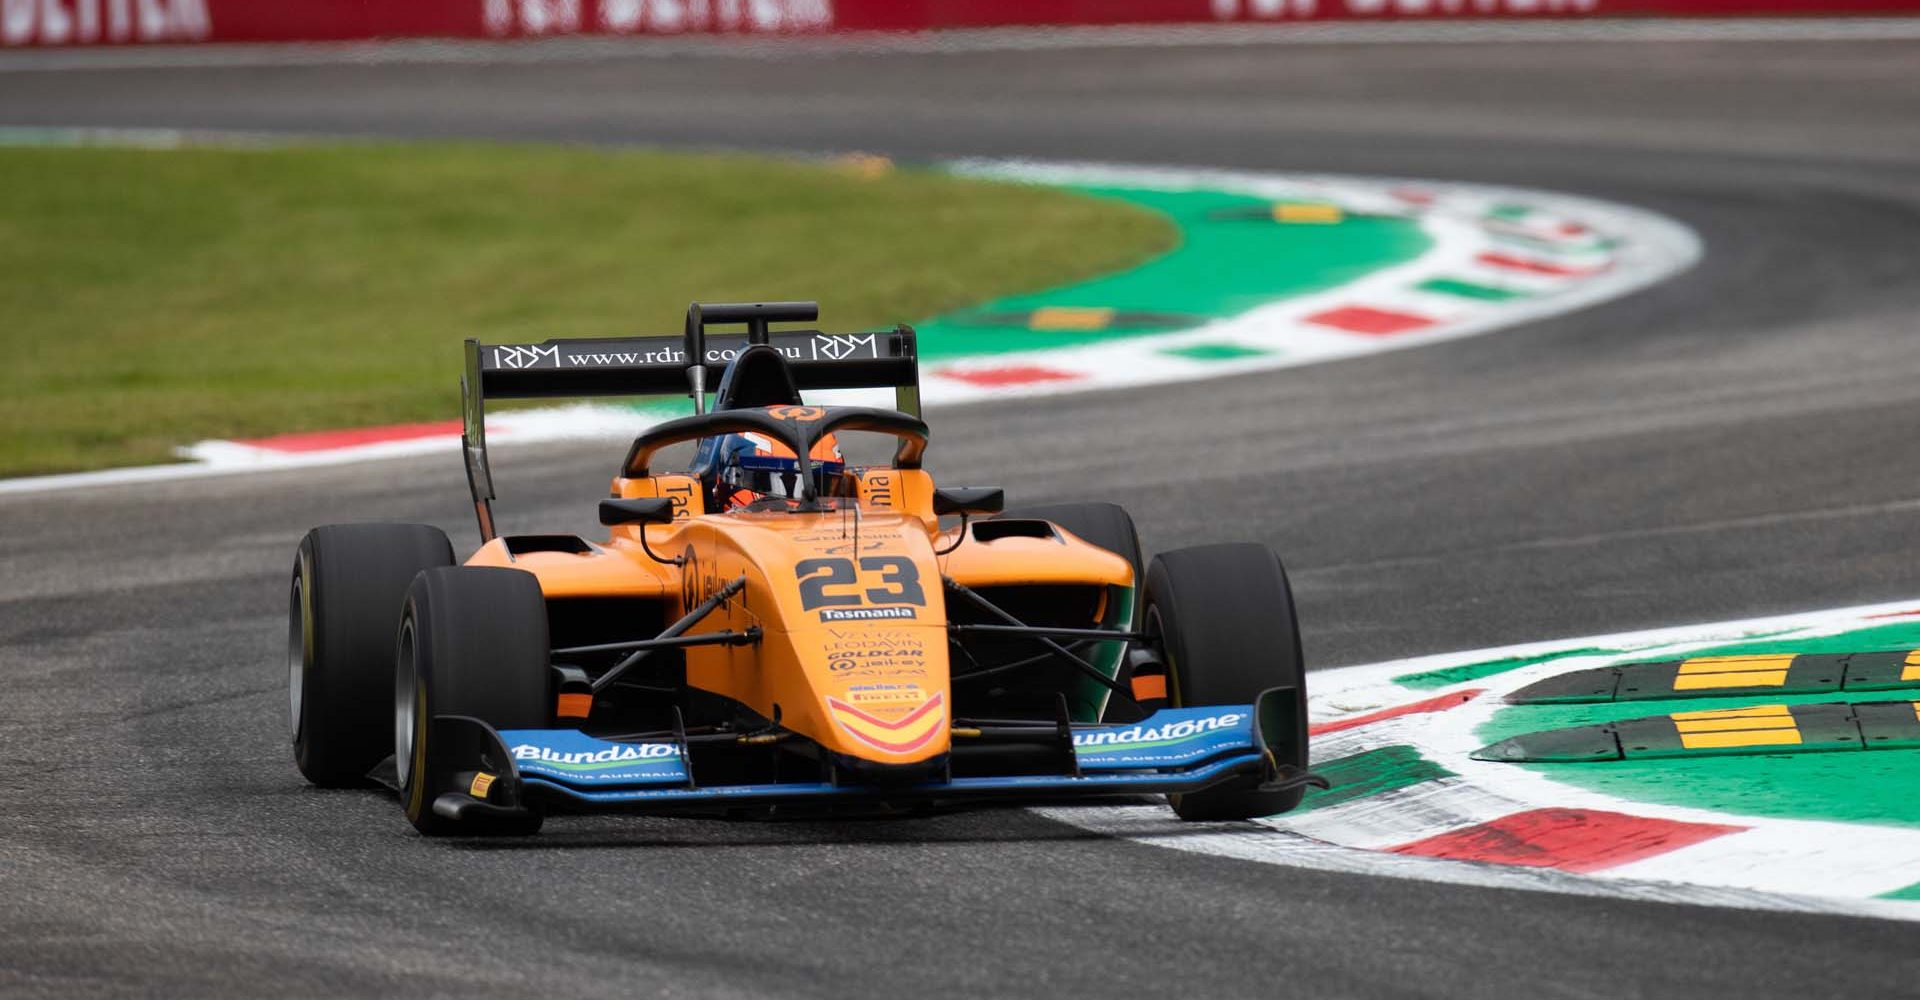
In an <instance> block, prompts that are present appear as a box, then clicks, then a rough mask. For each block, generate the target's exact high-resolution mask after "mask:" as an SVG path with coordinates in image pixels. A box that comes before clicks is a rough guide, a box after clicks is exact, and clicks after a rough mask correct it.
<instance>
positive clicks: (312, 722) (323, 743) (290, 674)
mask: <svg viewBox="0 0 1920 1000" xmlns="http://www.w3.org/2000/svg"><path fill="white" fill-rule="evenodd" d="M451 565H453V545H452V543H450V542H448V541H447V535H446V532H443V531H441V530H440V529H439V528H435V527H432V526H430V525H425V524H336V525H328V526H326V527H322V528H315V529H313V530H312V531H309V532H307V537H306V538H305V539H303V540H301V542H300V552H299V555H298V556H297V557H296V558H295V560H294V565H293V582H292V584H291V585H290V591H289V595H288V615H287V701H288V709H289V712H288V720H289V726H290V728H291V729H292V731H293V760H294V763H295V764H296V765H297V766H298V767H299V768H300V773H301V774H303V775H306V778H307V780H308V781H310V782H312V783H313V784H315V785H319V786H320V787H322V788H340V787H348V786H353V785H360V784H365V783H366V780H367V779H366V775H367V772H368V771H369V770H370V769H372V768H373V766H374V765H375V764H378V763H379V762H380V761H381V760H382V759H383V758H385V757H386V756H387V754H389V753H392V752H393V739H392V735H391V731H390V728H389V726H390V723H389V721H388V715H387V702H388V698H389V695H390V692H391V690H392V684H393V634H394V630H395V629H396V628H398V627H399V625H400V609H401V605H402V604H403V603H404V602H405V600H406V596H407V584H409V583H411V582H412V581H413V578H414V577H415V576H416V575H418V574H419V573H420V571H421V570H423V569H431V568H433V567H436V566H451Z"/></svg>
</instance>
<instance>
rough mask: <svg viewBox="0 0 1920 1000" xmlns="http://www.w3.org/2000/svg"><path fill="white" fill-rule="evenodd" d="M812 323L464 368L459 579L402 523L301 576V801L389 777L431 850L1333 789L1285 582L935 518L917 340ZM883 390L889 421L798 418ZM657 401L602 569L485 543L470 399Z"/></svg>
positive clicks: (1269, 558)
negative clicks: (852, 449)
mask: <svg viewBox="0 0 1920 1000" xmlns="http://www.w3.org/2000/svg"><path fill="white" fill-rule="evenodd" d="M817 312H818V310H817V307H816V306H815V305H814V304H812V303H760V304H751V305H700V304H695V305H694V306H693V307H692V308H691V309H690V310H689V311H688V314H687V320H686V329H685V333H684V337H683V338H682V339H680V340H679V341H678V342H676V340H675V339H673V338H650V337H641V338H626V339H594V340H550V341H547V342H545V343H541V344H505V345H482V344H480V343H478V342H477V341H472V340H469V341H467V343H466V372H465V377H464V379H463V383H462V390H463V397H464V416H465V432H464V437H463V445H464V450H465V460H466V467H467V478H468V482H469V485H470V487H471V491H472V494H473V504H474V510H475V513H476V516H477V517H478V520H479V526H480V535H481V537H482V539H483V544H482V545H481V546H480V548H479V550H478V551H477V552H475V553H474V554H473V555H472V556H471V557H469V558H468V559H467V560H466V561H465V562H464V563H462V564H458V565H456V564H455V560H454V555H453V548H452V545H451V544H450V543H449V541H448V538H447V535H446V534H445V533H444V532H442V531H441V530H440V529H438V528H435V527H432V526H428V525H414V524H343V525H332V526H327V527H320V528H315V529H313V530H312V531H311V532H309V533H308V534H307V536H306V538H305V540H303V541H302V542H301V544H300V549H299V555H298V558H297V560H296V562H295V565H294V570H293V578H292V588H291V602H290V604H291V614H290V622H289V627H288V680H289V694H290V700H291V708H292V729H293V746H294V758H295V761H296V762H297V764H298V766H299V768H300V770H301V772H302V773H303V774H304V775H305V776H306V777H307V779H308V780H309V781H311V782H312V783H314V784H316V785H321V786H327V787H335V786H350V785H360V784H366V783H368V782H369V779H370V776H373V775H378V774H384V775H385V776H386V779H385V780H386V781H387V783H388V784H390V785H392V786H393V787H395V788H396V789H397V790H398V791H399V794H400V798H401V801H402V803H403V804H404V806H405V809H406V814H407V818H408V819H409V820H410V821H411V822H412V823H413V825H414V826H415V827H417V828H418V829H419V830H420V831H421V832H422V833H425V834H430V835H468V834H481V835H494V834H528V833H533V832H535V831H537V830H538V829H539V828H540V825H541V822H542V820H543V818H544V817H545V816H546V815H547V814H548V813H551V812H566V811H584V810H625V811H639V812H672V813H714V812H718V813H721V814H727V815H765V814H767V813H769V812H775V811H778V812H781V813H792V812H806V811H813V810H816V809H831V810H841V809H863V810H882V811H884V810H891V809H898V808H903V807H904V808H924V807H933V806H939V805H943V804H946V803H957V802H962V801H966V800H980V799H988V800H1009V799H1023V798H1025V799H1031V798H1046V799H1058V798H1061V797H1071V796H1082V795H1110V794H1116V793H1119V794H1127V793H1164V794H1166V795H1167V797H1168V799H1169V800H1170V802H1171V804H1172V806H1173V808H1174V810H1175V811H1176V812H1177V813H1178V814H1179V815H1180V816H1181V817H1182V818H1185V819H1191V820H1224V819H1244V818H1248V817H1254V816H1263V815H1270V814H1274V813H1279V812H1284V811H1286V810H1288V809H1291V808H1293V807H1294V806H1295V805H1296V804H1297V803H1298V802H1299V801H1300V799H1301V796H1302V795H1303V794H1304V791H1305V789H1306V787H1307V786H1309V785H1315V784H1318V785H1320V786H1322V787H1324V782H1322V781H1321V780H1320V779H1319V778H1318V777H1317V776H1315V775H1313V774H1311V773H1309V772H1308V771H1307V770H1306V765H1307V718H1306V690H1305V680H1304V674H1303V670H1302V664H1301V657H1300V644H1299V638H1298V636H1297V634H1296V629H1295V619H1294V610H1293V599H1292V595H1291V592H1290V591H1289V589H1288V585H1287V577H1286V573H1285V571H1284V570H1283V569H1282V568H1281V564H1280V560H1279V559H1278V558H1277V557H1276V556H1275V555H1274V554H1273V552H1272V551H1271V550H1269V549H1267V548H1266V547H1265V546H1261V545H1210V546H1203V547H1199V548H1189V549H1181V550H1177V551H1173V552H1165V553H1161V554H1160V555H1158V556H1156V557H1155V558H1154V559H1153V562H1152V564H1151V565H1150V566H1143V565H1142V559H1141V555H1140V545H1139V540H1138V537H1137V536H1136V534H1135V532H1134V527H1133V522H1132V520H1131V519H1130V518H1129V517H1128V516H1127V514H1126V512H1125V511H1123V510H1122V509H1121V508H1119V507H1117V506H1114V505H1112V504H1104V503H1087V504H1067V505H1058V506H1048V507H1034V508H1030V509H1026V510H1003V506H1004V502H1003V494H1002V491H1001V490H999V489H980V488H972V489H958V488H952V489H942V488H939V487H936V486H935V485H934V483H933V481H932V479H931V477H930V476H929V475H928V474H927V472H926V471H924V470H923V469H922V468H921V457H922V455H923V453H924V452H925V450H926V447H927V437H928V430H927V426H926V424H925V423H924V422H922V420H921V419H920V416H919V374H918V363H917V357H916V354H915V341H914V333H913V330H912V329H911V328H909V327H905V326H901V327H897V328H895V329H893V330H888V331H876V332H870V333H857V334H827V333H821V332H819V331H815V330H809V329H798V330H792V329H789V330H774V329H772V328H771V326H772V324H775V323H795V322H802V323H804V322H809V321H812V320H814V319H815V318H816V316H817ZM713 325H722V326H734V327H738V326H744V327H745V332H744V334H741V333H734V334H730V335H721V334H716V335H714V336H713V337H711V338H709V337H708V336H707V328H708V327H709V326H713ZM688 359H701V360H700V361H698V362H694V363H689V361H688ZM716 377H717V379H718V382H717V391H716V392H715V393H714V399H713V402H712V406H711V407H710V408H709V407H708V406H707V397H708V392H707V386H708V385H709V384H710V380H711V379H713V378H716ZM878 387H891V388H893V389H894V395H895V400H896V407H897V408H895V409H878V408H868V407H856V406H825V405H808V404H807V403H806V402H805V401H804V400H803V399H802V398H801V391H802V390H812V389H849V388H878ZM679 391H684V392H687V393H688V395H690V396H691V398H692V400H693V414H692V415H691V416H687V417H683V418H680V419H675V420H670V421H667V422H665V423H662V424H659V425H657V426H655V427H653V428H651V429H650V430H647V431H646V432H645V433H643V434H641V435H640V436H639V438H638V439H637V440H635V441H634V442H633V445H632V447H631V448H630V449H629V450H628V452H627V456H626V460H625V462H624V463H623V464H622V465H621V468H620V470H619V472H618V474H617V475H616V476H615V477H614V479H613V487H612V496H611V498H609V499H605V500H602V501H600V505H599V516H600V522H601V523H602V524H604V525H606V526H607V527H608V528H609V529H610V531H609V537H608V538H607V539H606V540H604V541H589V540H586V539H583V538H579V537H576V536H574V535H566V534H552V535H507V536H500V535H498V534H497V533H496V532H495V530H494V519H493V498H494V491H493V477H492V471H491V469H490V466H489V464H488V457H487V444H486V425H485V409H486V400H487V398H489V397H493V398H501V397H509V398H512V397H519V398H526V397H577V396H589V395H659V394H665V393H673V392H679ZM856 431H858V432H867V433H868V434H873V435H883V436H885V438H886V439H887V440H889V441H891V442H893V447H892V452H893V456H892V461H890V462H886V463H883V464H878V465H870V466H855V465H853V464H851V463H849V462H847V461H845V460H844V458H843V457H842V456H841V454H840V451H839V447H838V443H837V435H840V434H847V433H851V432H856ZM674 445H682V446H689V445H690V446H692V447H693V448H695V449H696V450H695V457H694V459H693V460H692V461H691V463H690V464H689V465H688V468H687V469H686V470H685V471H681V472H663V471H658V470H656V469H655V464H656V462H655V460H656V457H657V456H659V455H660V454H661V453H662V451H663V449H667V448H669V447H671V446H674ZM389 757H391V758H392V764H391V768H390V769H389V768H387V767H386V764H385V762H386V760H387V759H388V758H389Z"/></svg>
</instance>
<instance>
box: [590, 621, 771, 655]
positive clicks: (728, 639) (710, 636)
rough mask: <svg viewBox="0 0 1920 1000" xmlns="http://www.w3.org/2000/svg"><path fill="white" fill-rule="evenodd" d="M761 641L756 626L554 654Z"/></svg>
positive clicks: (724, 644)
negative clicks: (744, 629) (743, 630)
mask: <svg viewBox="0 0 1920 1000" xmlns="http://www.w3.org/2000/svg"><path fill="white" fill-rule="evenodd" d="M759 641H760V629H759V627H758V626H756V627H754V628H750V629H748V630H746V631H745V632H732V631H728V632H707V633H705V634H702V635H677V636H671V637H668V636H658V637H655V638H652V639H635V640H633V641H632V642H606V643H601V644H600V645H598V646H567V647H565V648H562V649H556V650H554V651H553V655H555V656H578V655H581V654H583V653H616V652H622V651H625V650H632V649H677V648H682V647H686V646H751V645H753V644H754V643H756V642H759Z"/></svg>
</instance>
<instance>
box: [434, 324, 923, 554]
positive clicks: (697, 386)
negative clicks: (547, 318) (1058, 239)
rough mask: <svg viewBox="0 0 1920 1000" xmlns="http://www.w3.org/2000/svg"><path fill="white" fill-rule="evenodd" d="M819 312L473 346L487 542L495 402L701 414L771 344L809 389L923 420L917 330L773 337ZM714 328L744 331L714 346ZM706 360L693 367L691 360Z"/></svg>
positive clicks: (477, 504) (470, 463)
mask: <svg viewBox="0 0 1920 1000" xmlns="http://www.w3.org/2000/svg"><path fill="white" fill-rule="evenodd" d="M819 314H820V307H819V305H818V304H816V303H812V302H757V303H699V302H696V303H694V304H693V305H692V306H690V307H688V309H687V327H686V332H685V333H684V334H683V335H681V336H679V337H675V336H673V335H671V334H664V335H653V336H640V337H606V338H598V337H596V338H575V339H563V340H547V341H543V342H541V343H538V344H482V343H480V342H479V341H478V340H468V341H467V342H466V370H465V372H464V373H463V374H462V375H461V378H460V395H461V416H462V418H463V421H464V425H465V426H464V427H463V428H462V431H461V435H460V438H461V446H462V449H463V451H464V453H465V458H466V467H467V486H468V489H469V490H470V491H471V493H472V494H473V506H474V514H475V516H476V517H477V518H478V519H479V522H480V537H481V540H482V541H487V540H490V539H492V538H493V537H494V534H495V532H494V527H493V496H494V493H493V472H492V469H491V468H490V467H489V465H488V462H487V427H486V408H487V400H488V399H489V398H492V399H543V398H545V399H551V398H559V397H575V396H661V395H673V394H681V393H684V394H687V395H689V396H691V397H692V398H693V407H694V412H695V413H699V412H701V411H702V410H704V409H705V408H706V399H705V396H706V388H707V386H710V385H717V384H718V383H719V380H720V375H721V374H722V373H723V372H725V371H726V367H727V365H728V363H729V362H731V361H732V360H733V359H734V357H735V356H737V355H738V354H739V353H740V352H741V351H742V350H743V349H745V348H746V346H747V345H748V344H755V343H759V344H768V345H771V346H772V347H773V348H775V349H776V350H778V351H779V352H780V353H781V354H782V355H783V356H784V357H785V358H786V360H787V367H788V369H789V370H790V371H792V373H793V379H794V384H795V385H796V386H797V387H798V388H800V389H803V390H804V389H871V388H892V389H893V390H894V399H895V408H896V409H899V410H902V411H905V412H907V413H911V414H913V415H914V416H916V417H917V416H919V415H920V369H919V359H918V356H917V354H916V348H915V342H914V332H913V328H912V327H910V326H906V325H901V326H896V327H894V328H893V329H891V330H880V331H873V332H866V333H826V332H822V331H820V330H772V329H769V324H772V323H796V322H797V323H807V322H813V321H814V320H816V319H818V318H819ZM712 326H744V327H746V329H745V331H744V332H741V333H721V334H717V335H715V336H711V337H709V336H708V335H707V329H708V328H709V327H712ZM694 357H699V358H700V359H701V363H699V364H693V363H690V362H689V360H688V359H689V358H694Z"/></svg>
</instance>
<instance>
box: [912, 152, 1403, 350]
mask: <svg viewBox="0 0 1920 1000" xmlns="http://www.w3.org/2000/svg"><path fill="white" fill-rule="evenodd" d="M1069 190H1073V191H1077V192H1080V193H1082V194H1088V195H1093V196H1096V197H1099V198H1102V199H1105V200H1109V201H1115V202H1119V203H1122V204H1125V205H1129V206H1134V207H1137V208H1144V209H1149V210H1152V211H1153V212H1156V213H1158V214H1160V215H1162V216H1164V217H1166V218H1168V219H1170V220H1172V221H1173V223H1174V225H1176V226H1177V227H1178V228H1179V232H1180V242H1179V245H1178V246H1176V247H1174V248H1173V249H1172V250H1170V251H1168V252H1166V253H1163V254H1161V255H1159V256H1157V257H1155V258H1153V259H1152V260H1149V261H1147V262H1146V263H1144V264H1142V265H1140V266H1139V267H1135V268H1132V269H1129V270H1126V271H1122V272H1119V273H1116V274H1109V275H1105V276H1103V277H1098V278H1094V279H1092V280H1089V281H1082V282H1077V283H1073V284H1066V285H1061V286H1058V287H1054V288H1051V289H1049V290H1047V291H1044V292H1038V293H1030V294H1020V295H1010V296H1006V297H1004V298H998V299H994V300H992V301H989V302H986V303H984V304H982V305H979V306H976V307H974V308H970V309H965V310H962V311H959V312H956V313H950V314H947V315H944V316H940V317H939V318H937V319H933V320H929V321H927V322H924V323H920V324H916V329H918V330H919V332H920V351H921V354H922V355H923V356H925V357H928V358H953V357H961V356H965V355H971V354H993V353H1003V352H1008V351H1028V350H1037V349H1043V348H1050V347H1071V346H1078V345H1083V344H1090V343H1096V342H1099V341H1104V340H1112V339H1119V338H1126V337H1138V336H1145V335H1149V334H1156V333H1168V332H1172V331H1177V330H1182V329H1188V328H1191V327H1194V326H1198V325H1199V324H1201V323H1204V322H1207V321H1209V320H1214V319H1219V318H1222V317H1226V316H1233V315H1236V314H1239V313H1243V312H1246V311H1247V310H1249V309H1253V308H1255V307H1258V306H1262V305H1266V304H1268V303H1271V302H1274V301H1277V300H1280V299H1285V298H1292V297H1295V296H1300V295H1308V294H1311V293H1313V292H1318V291H1324V290H1325V289H1328V288H1332V287H1335V286H1337V285H1341V284H1345V283H1347V282H1350V281H1353V280H1355V279H1357V278H1360V277H1362V276H1364V275H1366V274H1370V273H1372V272H1374V271H1377V270H1380V269H1382V268H1386V267H1391V266H1393V265H1395V264H1400V263H1404V262H1405V261H1408V260H1411V259H1413V258H1415V257H1418V256H1419V255H1420V254H1422V253H1424V252H1426V250H1427V248H1428V247H1429V246H1430V245H1431V243H1432V240H1431V239H1430V238H1429V237H1428V236H1427V235H1426V233H1425V232H1424V231H1423V230H1422V229H1421V228H1420V225H1419V223H1418V222H1416V221H1413V220H1410V219H1405V218H1400V217H1394V216H1368V215H1344V216H1342V217H1341V218H1340V221H1339V222H1337V223H1333V224H1321V223H1306V224H1292V223H1280V222H1276V221H1274V219H1273V217H1272V214H1271V212H1270V211H1267V210H1268V209H1270V208H1271V205H1272V203H1271V202H1268V201H1263V200H1261V199H1257V198H1251V197H1247V196H1245V195H1238V194H1229V193H1226V192H1220V191H1155V190H1145V189H1139V188H1127V187H1106V186H1076V187H1072V188H1069ZM1046 308H1068V309H1113V310H1115V311H1116V313H1117V314H1118V315H1121V316H1124V315H1125V314H1127V313H1144V314H1149V315H1150V316H1153V317H1155V319H1156V321H1154V322H1146V323H1129V324H1118V323H1116V324H1115V325H1116V327H1121V328H1116V329H1093V330H1087V329H1058V330H1032V329H1029V328H1028V326H1027V324H1026V322H1025V319H1024V317H1027V316H1029V315H1031V314H1032V312H1033V311H1034V310H1038V309H1046ZM1202 360H1208V358H1206V357H1202Z"/></svg>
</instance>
